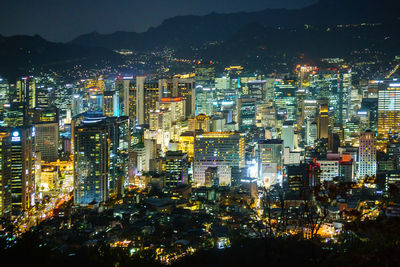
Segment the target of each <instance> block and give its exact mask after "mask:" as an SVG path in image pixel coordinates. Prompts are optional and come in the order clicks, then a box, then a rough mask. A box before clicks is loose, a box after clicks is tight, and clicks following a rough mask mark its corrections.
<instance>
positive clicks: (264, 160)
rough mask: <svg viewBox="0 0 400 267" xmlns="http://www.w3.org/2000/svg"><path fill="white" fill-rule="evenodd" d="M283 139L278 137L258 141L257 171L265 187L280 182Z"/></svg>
mask: <svg viewBox="0 0 400 267" xmlns="http://www.w3.org/2000/svg"><path fill="white" fill-rule="evenodd" d="M282 155H283V141H282V140H279V139H268V140H260V141H259V142H258V173H259V178H260V182H261V184H263V185H264V186H265V187H270V186H271V185H274V184H277V183H280V184H281V183H282V166H283V161H282Z"/></svg>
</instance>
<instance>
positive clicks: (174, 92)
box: [159, 77, 196, 117]
mask: <svg viewBox="0 0 400 267" xmlns="http://www.w3.org/2000/svg"><path fill="white" fill-rule="evenodd" d="M159 87H160V92H161V96H162V97H182V99H183V100H185V103H186V106H185V108H186V111H185V114H186V116H187V117H190V116H192V115H194V114H195V111H196V88H195V83H194V80H193V79H190V78H189V79H186V78H175V77H174V78H172V79H162V80H160V81H159Z"/></svg>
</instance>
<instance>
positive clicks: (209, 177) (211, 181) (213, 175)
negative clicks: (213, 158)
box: [204, 167, 219, 187]
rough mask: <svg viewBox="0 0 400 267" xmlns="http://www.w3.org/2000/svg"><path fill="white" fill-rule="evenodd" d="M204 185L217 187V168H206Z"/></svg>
mask: <svg viewBox="0 0 400 267" xmlns="http://www.w3.org/2000/svg"><path fill="white" fill-rule="evenodd" d="M204 185H205V186H207V187H212V186H219V178H218V168H217V167H208V168H207V169H206V171H205V182H204Z"/></svg>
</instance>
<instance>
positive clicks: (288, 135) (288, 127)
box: [281, 121, 295, 151]
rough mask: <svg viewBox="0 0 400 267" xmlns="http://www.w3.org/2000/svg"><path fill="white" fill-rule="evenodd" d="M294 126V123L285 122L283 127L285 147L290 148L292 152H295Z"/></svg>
mask: <svg viewBox="0 0 400 267" xmlns="http://www.w3.org/2000/svg"><path fill="white" fill-rule="evenodd" d="M294 137H295V135H294V126H293V121H285V122H284V123H283V125H282V134H281V139H282V140H283V147H284V148H285V147H288V148H289V149H290V151H293V150H294Z"/></svg>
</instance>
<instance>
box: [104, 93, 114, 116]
mask: <svg viewBox="0 0 400 267" xmlns="http://www.w3.org/2000/svg"><path fill="white" fill-rule="evenodd" d="M114 95H115V92H114V91H105V92H104V93H103V116H106V117H112V116H114Z"/></svg>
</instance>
